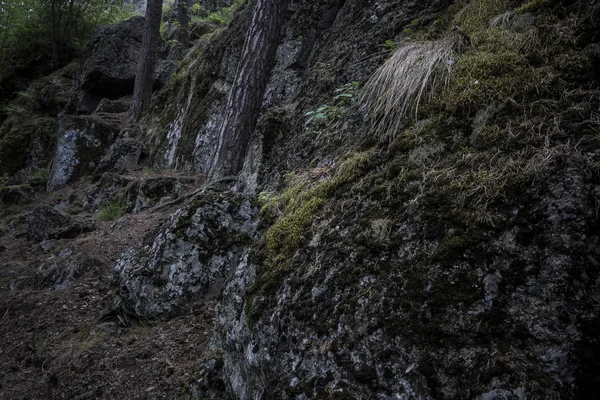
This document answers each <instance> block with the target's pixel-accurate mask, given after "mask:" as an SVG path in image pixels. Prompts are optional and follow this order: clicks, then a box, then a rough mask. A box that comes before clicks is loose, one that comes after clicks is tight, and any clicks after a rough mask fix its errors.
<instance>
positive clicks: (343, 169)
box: [248, 152, 371, 320]
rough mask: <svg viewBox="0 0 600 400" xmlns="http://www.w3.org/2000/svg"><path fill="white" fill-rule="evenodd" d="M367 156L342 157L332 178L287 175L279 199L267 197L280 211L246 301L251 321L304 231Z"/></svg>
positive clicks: (323, 172) (320, 173) (318, 172)
mask: <svg viewBox="0 0 600 400" xmlns="http://www.w3.org/2000/svg"><path fill="white" fill-rule="evenodd" d="M370 155H371V154H370V153H369V152H364V153H349V154H346V155H344V156H343V157H342V158H340V160H339V161H338V166H337V168H336V169H335V171H334V172H333V174H331V173H330V171H329V170H328V169H315V170H310V171H304V172H300V173H297V174H296V173H294V174H290V183H289V185H288V187H287V189H286V190H285V191H284V192H283V193H282V194H281V196H279V197H277V198H276V200H275V197H274V195H272V194H271V195H270V196H269V198H270V201H269V204H268V207H269V208H270V209H271V210H273V209H278V210H280V213H281V215H280V216H279V218H278V219H277V220H276V222H275V223H274V224H273V225H272V226H271V228H269V230H268V231H267V234H266V243H265V249H264V254H265V257H264V260H263V262H262V263H261V265H260V266H259V268H258V271H257V277H256V281H255V283H254V284H253V287H252V288H251V290H250V293H251V296H249V298H248V310H249V311H248V315H249V318H250V319H251V320H252V319H254V318H255V317H257V316H258V314H257V313H259V312H260V310H261V308H262V307H261V304H262V302H264V301H265V296H268V295H269V294H270V293H271V292H272V291H274V290H276V289H277V288H278V287H279V285H280V284H281V279H282V276H283V274H284V273H285V272H286V271H287V270H288V269H289V268H290V267H291V264H292V262H293V257H294V254H295V252H296V251H297V250H298V249H300V248H301V246H302V245H303V244H304V236H305V232H306V229H307V228H308V227H309V226H310V225H311V223H312V222H313V221H314V219H315V216H316V215H317V213H318V211H319V210H320V209H321V208H322V207H323V205H324V204H326V203H327V201H328V199H330V197H331V196H332V194H333V192H334V191H335V190H336V189H337V188H338V187H340V186H342V185H345V184H347V183H349V182H352V181H354V180H355V179H356V178H357V177H358V176H360V175H361V173H362V172H363V169H364V167H365V166H366V164H367V161H368V160H369V158H370Z"/></svg>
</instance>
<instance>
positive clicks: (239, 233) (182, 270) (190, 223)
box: [115, 193, 257, 318]
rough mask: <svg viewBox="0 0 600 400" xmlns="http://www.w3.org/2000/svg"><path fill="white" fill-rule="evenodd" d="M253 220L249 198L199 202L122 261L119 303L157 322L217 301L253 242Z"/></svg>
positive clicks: (213, 197) (207, 197) (213, 196)
mask: <svg viewBox="0 0 600 400" xmlns="http://www.w3.org/2000/svg"><path fill="white" fill-rule="evenodd" d="M256 216H257V209H256V208H255V207H254V206H253V205H252V203H251V201H250V200H249V199H248V198H245V197H242V196H239V195H235V194H231V193H208V194H204V195H200V196H198V197H197V198H196V199H195V200H193V201H192V202H191V204H190V205H188V206H186V207H184V208H182V209H180V210H178V211H177V212H175V213H174V214H172V215H171V216H170V217H169V220H168V222H167V223H165V225H164V226H163V227H161V228H160V230H159V232H157V233H155V234H153V235H151V236H149V237H148V239H149V242H148V243H146V244H144V245H143V246H139V247H133V248H131V249H129V250H128V251H127V252H126V253H125V254H124V255H123V256H122V257H121V259H120V260H119V261H118V263H117V265H116V266H115V273H116V275H117V280H118V282H119V289H120V295H121V298H122V299H123V300H124V301H125V303H126V304H127V305H128V306H129V307H130V308H131V309H132V310H134V311H135V313H136V314H137V315H139V316H143V317H147V318H157V317H159V318H160V317H165V316H172V315H176V314H179V313H181V312H183V311H185V310H186V309H187V308H189V307H191V306H192V304H193V303H194V301H196V300H199V299H206V298H211V297H212V298H215V297H217V296H219V294H220V293H221V291H222V290H223V286H224V283H225V281H226V280H227V278H228V277H229V276H230V274H231V272H232V271H233V269H234V268H235V267H236V265H238V264H239V262H240V260H241V259H243V258H244V257H245V256H246V251H247V248H248V246H249V244H250V243H252V241H253V240H254V235H255V232H256V224H257V219H256Z"/></svg>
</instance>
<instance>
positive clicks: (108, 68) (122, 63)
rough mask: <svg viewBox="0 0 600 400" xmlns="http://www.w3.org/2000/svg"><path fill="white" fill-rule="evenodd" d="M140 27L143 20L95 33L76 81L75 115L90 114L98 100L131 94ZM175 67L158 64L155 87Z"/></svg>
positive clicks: (162, 82)
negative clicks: (76, 113) (79, 113)
mask: <svg viewBox="0 0 600 400" xmlns="http://www.w3.org/2000/svg"><path fill="white" fill-rule="evenodd" d="M144 23H145V19H144V17H133V18H131V19H129V20H127V21H124V22H121V23H120V24H117V25H106V26H102V27H100V28H99V29H98V30H97V31H96V32H95V34H94V36H93V38H92V39H91V40H90V42H89V56H88V57H87V58H86V59H85V61H84V62H83V65H82V68H81V72H80V74H79V77H78V94H77V97H78V99H77V112H81V113H91V112H92V111H93V110H94V109H96V107H97V106H98V104H99V103H100V101H101V100H102V98H109V99H118V98H121V97H123V96H127V95H131V94H132V93H133V85H134V83H135V75H136V73H137V66H138V61H139V57H140V52H141V48H142V38H143V36H144ZM175 67H176V64H175V63H174V62H173V61H168V60H159V61H158V63H157V66H156V72H155V86H157V87H161V86H163V85H164V84H165V83H166V82H167V80H168V79H169V78H170V76H171V74H172V73H173V72H174V70H175Z"/></svg>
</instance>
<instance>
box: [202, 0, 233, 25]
mask: <svg viewBox="0 0 600 400" xmlns="http://www.w3.org/2000/svg"><path fill="white" fill-rule="evenodd" d="M243 3H244V0H235V1H234V2H233V4H231V6H229V7H223V8H221V9H220V10H217V11H215V12H211V13H207V12H206V10H205V9H204V8H203V7H202V6H200V5H197V7H196V5H194V7H192V9H191V11H192V13H191V14H192V21H193V22H196V23H210V24H214V25H218V26H226V25H228V24H229V23H230V22H231V20H232V19H233V16H234V15H235V13H236V11H237V10H238V8H239V7H240V6H241V5H242V4H243Z"/></svg>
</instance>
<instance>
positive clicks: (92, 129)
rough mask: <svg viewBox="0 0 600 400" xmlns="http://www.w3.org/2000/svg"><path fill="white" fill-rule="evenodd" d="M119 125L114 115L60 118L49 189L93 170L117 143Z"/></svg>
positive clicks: (51, 189) (119, 122) (53, 188)
mask: <svg viewBox="0 0 600 400" xmlns="http://www.w3.org/2000/svg"><path fill="white" fill-rule="evenodd" d="M120 124H121V120H120V119H119V118H117V117H114V116H112V115H111V114H98V115H94V116H72V115H65V116H63V117H61V118H60V119H59V130H58V143H57V145H56V151H55V154H54V160H53V162H52V171H51V173H50V178H49V180H48V186H47V189H48V191H49V192H51V191H53V190H55V189H57V188H59V187H61V186H64V185H66V184H67V183H69V182H72V181H74V180H76V179H77V178H79V177H81V176H83V175H85V174H86V173H91V172H93V171H94V170H95V169H96V167H97V166H98V163H99V162H100V159H101V157H102V155H103V154H104V152H105V151H106V150H107V149H108V148H109V146H110V145H111V144H112V143H113V142H114V140H115V138H116V136H117V134H118V132H119V127H120Z"/></svg>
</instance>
